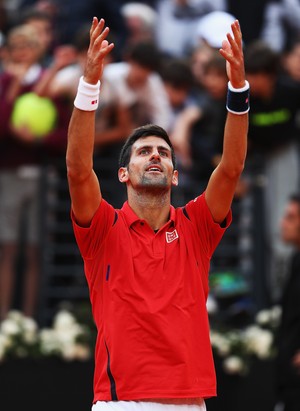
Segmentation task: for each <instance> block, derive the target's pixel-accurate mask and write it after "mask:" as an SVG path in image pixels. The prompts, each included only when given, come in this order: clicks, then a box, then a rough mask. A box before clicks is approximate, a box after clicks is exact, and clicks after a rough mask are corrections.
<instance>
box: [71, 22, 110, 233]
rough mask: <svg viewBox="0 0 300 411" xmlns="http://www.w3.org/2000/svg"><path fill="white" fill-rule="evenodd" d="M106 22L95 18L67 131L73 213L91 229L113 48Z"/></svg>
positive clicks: (97, 196) (97, 194)
mask: <svg viewBox="0 0 300 411" xmlns="http://www.w3.org/2000/svg"><path fill="white" fill-rule="evenodd" d="M108 32H109V29H108V27H106V28H104V20H103V19H101V20H100V21H98V19H97V18H96V17H94V18H93V22H92V26H91V30H90V45H89V49H88V52H87V63H86V67H85V71H84V76H83V78H82V79H81V80H80V85H79V88H78V93H77V96H76V99H75V102H74V105H75V107H74V109H73V113H72V116H71V120H70V124H69V131H68V146H67V155H66V163H67V174H68V183H69V191H70V196H71V202H72V211H73V213H74V216H75V219H76V221H77V223H78V224H80V225H82V226H83V227H84V226H88V225H89V224H90V222H91V220H92V218H93V216H94V214H95V212H96V210H97V208H98V207H99V204H100V202H101V198H102V196H101V191H100V185H99V181H98V178H97V176H96V174H95V172H94V170H93V150H94V138H95V109H96V108H97V104H98V98H99V96H98V94H99V80H100V79H101V76H102V72H103V62H104V58H105V56H106V55H107V54H108V53H109V52H110V51H111V50H112V48H113V47H114V45H113V44H112V43H111V44H109V43H108V42H107V40H105V38H106V36H107V34H108Z"/></svg>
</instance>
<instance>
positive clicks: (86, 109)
mask: <svg viewBox="0 0 300 411" xmlns="http://www.w3.org/2000/svg"><path fill="white" fill-rule="evenodd" d="M231 29H232V32H233V35H230V34H228V35H227V40H225V41H224V42H223V46H222V49H221V50H220V53H221V54H222V56H223V57H224V58H225V59H226V61H227V72H228V77H229V80H230V82H229V85H228V90H229V91H228V99H227V109H228V117H227V121H226V125H225V132H224V150H223V155H222V159H221V161H220V163H219V165H218V166H217V168H216V169H215V171H214V172H213V173H212V176H211V178H210V180H209V183H208V185H207V188H206V190H205V193H202V194H201V195H200V196H199V197H197V198H195V199H194V200H192V201H190V202H189V203H188V204H186V206H184V207H180V208H176V209H175V208H174V207H172V205H171V203H170V201H171V188H172V185H177V184H178V172H177V170H176V159H175V156H174V150H173V147H172V144H171V141H170V140H169V137H168V135H167V133H166V132H165V130H163V129H162V128H161V127H159V126H157V125H151V124H150V125H146V126H143V127H140V128H138V129H136V130H134V131H133V133H132V134H131V135H130V136H129V138H128V140H127V141H126V142H125V144H124V146H123V149H122V151H121V154H120V167H119V171H118V176H119V180H120V182H122V183H124V184H126V187H127V195H128V201H127V202H125V204H124V205H123V207H122V209H120V210H116V209H114V208H113V207H112V206H111V205H110V204H108V203H107V202H106V201H105V200H104V199H103V198H102V196H101V190H100V186H99V181H98V178H97V177H96V174H95V172H94V171H93V165H92V157H93V146H94V127H95V108H96V107H97V101H98V98H99V96H98V94H99V87H100V84H99V83H100V82H99V79H100V78H101V75H102V71H103V60H104V58H105V56H106V55H107V54H108V53H109V52H110V51H111V49H112V48H113V44H109V43H108V42H107V41H106V40H105V38H106V36H107V34H108V31H109V29H108V28H104V21H103V20H102V19H101V20H100V21H98V19H97V18H94V19H93V23H92V27H91V32H90V33H91V37H90V47H89V50H88V56H87V65H86V68H85V72H84V76H83V77H82V78H81V80H80V83H79V87H78V93H77V96H76V99H75V102H74V105H75V108H74V111H73V114H72V118H71V121H70V126H69V136H68V149H67V170H68V181H69V189H70V195H71V200H72V220H73V226H74V232H75V236H76V239H77V243H78V246H79V249H80V252H81V254H82V257H83V260H84V265H85V274H86V278H87V282H88V285H89V290H90V299H91V303H92V310H93V316H94V320H95V323H96V326H97V330H98V336H97V342H96V351H95V374H94V401H93V403H94V405H93V410H94V411H96V410H118V411H119V410H120V411H121V410H122V411H123V410H130V411H134V410H136V411H148V410H149V411H150V410H151V411H153V410H157V411H160V410H161V411H171V410H172V411H175V410H177V409H180V410H181V411H187V410H189V411H200V410H205V403H204V400H203V399H204V398H207V397H211V396H214V395H216V381H215V370H214V365H213V358H212V353H211V347H210V341H209V323H208V316H207V312H206V298H207V294H208V272H209V263H210V259H211V257H212V254H213V252H214V250H215V248H216V246H217V244H218V243H219V241H220V239H221V237H222V235H223V233H224V231H225V229H226V228H227V227H228V225H229V224H230V221H231V212H230V207H231V202H232V199H233V196H234V192H235V187H236V184H237V181H238V179H239V177H240V175H241V173H242V170H243V166H244V161H245V156H246V146H247V129H248V115H247V113H248V110H249V84H248V83H247V82H246V80H245V73H244V62H243V51H242V35H241V31H240V27H239V23H238V22H237V21H236V22H234V23H233V24H232V26H231Z"/></svg>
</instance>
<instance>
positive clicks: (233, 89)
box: [228, 80, 250, 93]
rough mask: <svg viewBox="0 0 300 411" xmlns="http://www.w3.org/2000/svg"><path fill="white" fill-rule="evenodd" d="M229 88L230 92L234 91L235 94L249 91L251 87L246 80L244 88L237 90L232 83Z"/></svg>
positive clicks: (229, 83)
mask: <svg viewBox="0 0 300 411" xmlns="http://www.w3.org/2000/svg"><path fill="white" fill-rule="evenodd" d="M228 88H229V90H230V91H233V92H234V93H242V92H243V91H247V90H248V89H249V88H250V86H249V82H248V81H247V80H245V85H244V87H241V88H235V87H233V85H232V84H231V82H230V81H228Z"/></svg>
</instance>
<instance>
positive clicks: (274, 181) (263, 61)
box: [245, 41, 300, 298]
mask: <svg viewBox="0 0 300 411" xmlns="http://www.w3.org/2000/svg"><path fill="white" fill-rule="evenodd" d="M245 67H246V75H247V78H248V81H249V83H250V86H251V101H252V104H251V113H250V115H249V133H248V137H249V154H248V160H247V162H246V169H247V170H248V171H249V174H248V175H250V174H252V179H253V178H254V179H255V178H256V177H255V176H257V175H263V176H264V178H265V182H266V184H265V186H264V190H263V197H264V203H265V216H266V229H265V232H264V235H265V236H266V239H267V243H268V244H270V249H269V250H267V253H266V256H267V255H268V257H266V258H267V261H271V263H270V264H268V267H269V269H270V272H269V273H267V282H268V283H269V286H270V287H269V290H270V292H272V293H273V296H272V295H271V298H274V297H275V296H276V292H278V290H276V289H275V287H273V285H274V284H273V281H274V280H276V276H277V273H276V268H277V267H279V264H280V261H281V259H284V258H285V255H286V252H285V247H284V245H283V244H282V242H281V241H280V238H279V233H278V229H277V224H276V221H278V220H279V218H280V215H281V213H282V210H283V207H284V204H285V202H286V200H287V197H288V194H289V191H290V190H297V188H298V187H299V155H298V149H297V139H298V137H297V136H298V133H299V130H298V128H297V122H296V118H297V114H298V111H299V101H300V95H299V89H298V88H296V87H294V85H292V84H288V83H287V82H286V81H284V80H283V78H282V76H280V74H279V73H280V69H281V66H280V55H279V54H278V53H276V52H275V51H273V50H272V49H271V48H270V47H269V46H268V45H267V44H265V43H263V42H261V41H258V42H254V43H252V44H251V45H249V46H248V47H247V48H246V50H245Z"/></svg>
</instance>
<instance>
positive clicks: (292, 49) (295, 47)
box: [282, 37, 300, 87]
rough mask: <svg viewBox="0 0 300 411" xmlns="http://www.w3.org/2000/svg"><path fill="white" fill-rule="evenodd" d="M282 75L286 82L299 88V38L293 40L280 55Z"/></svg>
mask: <svg viewBox="0 0 300 411" xmlns="http://www.w3.org/2000/svg"><path fill="white" fill-rule="evenodd" d="M282 68H283V74H284V75H285V76H286V79H287V80H290V81H292V83H293V84H294V85H295V86H296V87H299V86H300V37H297V38H295V39H294V41H293V42H291V43H290V45H289V47H287V48H286V49H285V50H284V52H283V53H282Z"/></svg>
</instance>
